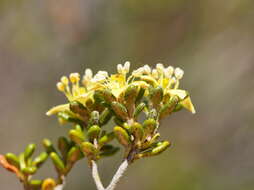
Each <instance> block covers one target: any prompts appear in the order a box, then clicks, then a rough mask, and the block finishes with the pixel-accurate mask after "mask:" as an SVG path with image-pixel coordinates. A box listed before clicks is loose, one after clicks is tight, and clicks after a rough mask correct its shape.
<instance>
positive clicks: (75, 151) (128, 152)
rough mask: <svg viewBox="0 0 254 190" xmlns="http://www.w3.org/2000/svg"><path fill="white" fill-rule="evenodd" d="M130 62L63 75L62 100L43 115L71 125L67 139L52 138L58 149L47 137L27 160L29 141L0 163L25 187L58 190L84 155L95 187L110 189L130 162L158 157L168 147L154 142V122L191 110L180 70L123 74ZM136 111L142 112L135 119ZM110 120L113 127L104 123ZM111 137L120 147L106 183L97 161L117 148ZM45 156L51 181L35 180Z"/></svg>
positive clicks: (159, 67)
mask: <svg viewBox="0 0 254 190" xmlns="http://www.w3.org/2000/svg"><path fill="white" fill-rule="evenodd" d="M129 70H130V63H129V62H126V63H125V64H124V65H121V64H118V65H117V73H116V74H112V75H110V76H109V74H108V73H107V72H106V71H99V72H98V73H97V74H95V75H93V72H92V70H91V69H86V70H85V74H84V75H83V76H82V79H81V77H80V75H79V74H78V73H71V74H70V76H69V78H68V77H66V76H63V77H62V78H61V80H60V82H58V83H57V89H58V90H59V91H61V92H63V93H64V95H65V96H66V98H67V100H68V102H67V103H66V104H62V105H58V106H56V107H53V108H52V109H50V110H49V111H48V112H47V113H46V114H47V115H49V116H50V115H57V117H58V120H59V122H60V124H65V123H71V125H72V126H73V127H72V128H71V129H70V130H69V134H68V136H69V138H67V137H59V138H58V149H57V148H55V147H54V145H53V143H52V142H51V141H50V140H48V139H44V140H43V146H44V147H45V152H42V153H41V154H39V156H37V157H36V158H34V159H33V158H32V155H33V153H34V151H35V148H36V147H35V145H34V144H30V145H28V146H27V148H26V149H25V151H24V152H23V153H21V154H20V155H18V156H16V155H14V154H12V153H7V154H5V155H0V163H1V165H2V166H3V167H4V168H6V169H7V170H9V171H11V172H13V173H15V174H16V175H17V177H18V178H19V180H20V181H21V182H22V183H23V186H24V189H25V190H34V189H42V190H53V189H54V190H61V189H63V188H64V185H65V178H66V177H67V175H68V173H69V172H70V171H71V169H72V167H73V165H74V164H75V163H76V162H77V161H79V160H81V159H83V158H86V160H87V162H88V165H89V166H90V167H91V169H92V175H93V178H94V181H95V184H96V187H97V189H98V190H104V189H107V190H113V189H114V188H115V185H116V183H117V182H118V180H119V179H120V177H121V176H122V174H123V172H124V171H125V170H126V169H127V167H128V165H129V164H131V163H133V162H134V161H136V160H138V159H141V158H144V157H151V156H155V155H158V154H160V153H162V152H163V151H165V150H166V149H167V148H168V147H169V146H170V142H169V141H160V140H159V138H160V134H159V127H160V121H161V120H162V119H163V118H165V117H167V116H169V115H171V114H173V113H175V112H178V111H180V110H181V109H182V108H185V109H187V110H189V111H191V112H192V113H195V109H194V106H193V104H192V102H191V99H190V96H189V94H188V92H187V91H185V90H181V89H179V84H180V79H181V78H182V77H183V74H184V72H183V70H182V69H180V68H175V69H174V68H173V67H172V66H169V67H164V65H163V64H157V65H156V68H155V69H151V68H150V67H149V66H148V65H145V66H143V67H141V68H138V69H136V70H134V71H133V72H132V73H131V74H129ZM141 114H142V115H143V116H144V117H142V118H144V120H143V121H141V117H140V116H141ZM111 119H112V120H113V121H114V123H115V127H114V128H113V131H110V130H108V129H107V127H106V125H107V124H108V122H109V121H110V120H111ZM114 139H117V141H118V142H119V144H120V145H121V147H122V148H123V149H124V155H123V160H124V161H123V163H122V164H121V165H120V167H119V169H118V170H117V172H116V174H115V175H114V177H113V179H112V181H111V183H110V184H109V185H108V187H106V188H104V186H103V185H102V182H101V180H100V177H99V174H98V170H97V164H96V162H98V160H100V159H102V158H104V157H106V156H107V157H108V156H113V155H114V154H115V153H117V152H118V150H119V149H120V148H119V147H116V146H113V145H112V144H110V143H111V141H112V140H114ZM48 157H50V158H51V160H52V162H53V164H54V166H55V169H56V172H57V174H58V178H57V179H53V178H48V179H44V180H35V179H33V175H34V174H35V173H36V172H37V170H38V169H39V168H40V167H41V165H42V164H43V163H44V162H45V161H46V160H47V158H48Z"/></svg>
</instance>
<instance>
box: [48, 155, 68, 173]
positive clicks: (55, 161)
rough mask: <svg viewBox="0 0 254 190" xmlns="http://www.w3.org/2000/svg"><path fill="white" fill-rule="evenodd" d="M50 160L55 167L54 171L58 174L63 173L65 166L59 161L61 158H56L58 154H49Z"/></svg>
mask: <svg viewBox="0 0 254 190" xmlns="http://www.w3.org/2000/svg"><path fill="white" fill-rule="evenodd" d="M50 158H51V160H52V162H53V164H54V165H55V167H56V169H57V170H58V171H59V172H60V173H64V170H65V165H64V163H63V161H62V160H61V158H60V157H59V156H58V154H56V153H55V152H51V153H50Z"/></svg>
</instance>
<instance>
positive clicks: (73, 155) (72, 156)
mask: <svg viewBox="0 0 254 190" xmlns="http://www.w3.org/2000/svg"><path fill="white" fill-rule="evenodd" d="M82 156H83V155H82V153H81V151H80V149H79V147H77V146H73V147H72V148H71V149H70V151H69V152H68V155H67V163H68V162H70V163H74V162H76V161H78V160H79V159H81V158H82Z"/></svg>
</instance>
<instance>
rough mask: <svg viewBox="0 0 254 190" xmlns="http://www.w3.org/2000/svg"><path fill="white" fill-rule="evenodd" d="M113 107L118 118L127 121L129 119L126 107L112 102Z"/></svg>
mask: <svg viewBox="0 0 254 190" xmlns="http://www.w3.org/2000/svg"><path fill="white" fill-rule="evenodd" d="M111 107H112V109H113V111H114V113H115V115H116V116H117V117H119V118H120V119H121V120H123V121H125V120H126V119H127V118H128V112H127V109H126V107H125V106H124V105H123V104H120V103H119V102H112V104H111Z"/></svg>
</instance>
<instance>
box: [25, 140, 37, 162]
mask: <svg viewBox="0 0 254 190" xmlns="http://www.w3.org/2000/svg"><path fill="white" fill-rule="evenodd" d="M35 148H36V145H35V144H29V145H27V147H26V149H25V152H24V153H25V154H24V156H25V160H27V159H28V158H30V157H31V156H32V155H33V153H34V151H35Z"/></svg>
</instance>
